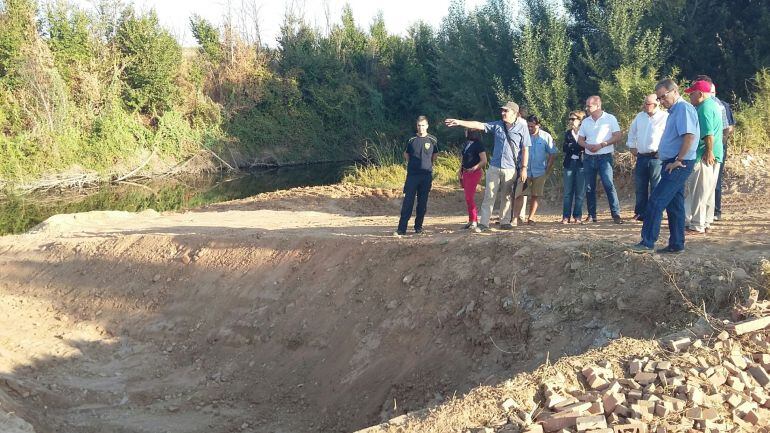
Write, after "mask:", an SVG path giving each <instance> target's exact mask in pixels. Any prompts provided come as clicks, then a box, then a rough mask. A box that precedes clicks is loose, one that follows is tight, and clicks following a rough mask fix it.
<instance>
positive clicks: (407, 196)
mask: <svg viewBox="0 0 770 433" xmlns="http://www.w3.org/2000/svg"><path fill="white" fill-rule="evenodd" d="M432 184H433V175H432V174H431V173H420V174H412V173H408V174H407V175H406V183H404V201H403V202H402V203H401V218H400V219H399V220H398V231H400V232H402V233H403V232H406V227H407V225H408V224H409V218H411V217H412V208H414V198H415V196H417V216H415V218H414V229H415V230H422V222H423V220H424V219H425V212H426V211H427V210H428V193H429V192H430V187H431V185H432Z"/></svg>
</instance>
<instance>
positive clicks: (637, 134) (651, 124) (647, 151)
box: [626, 93, 668, 221]
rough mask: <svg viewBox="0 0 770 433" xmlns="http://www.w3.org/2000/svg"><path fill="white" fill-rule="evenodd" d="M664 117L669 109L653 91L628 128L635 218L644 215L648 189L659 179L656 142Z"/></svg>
mask: <svg viewBox="0 0 770 433" xmlns="http://www.w3.org/2000/svg"><path fill="white" fill-rule="evenodd" d="M666 119H668V112H667V111H663V110H661V109H660V103H659V102H658V97H657V96H655V94H654V93H653V94H651V95H647V96H646V97H645V98H644V104H643V105H642V111H641V112H640V113H639V114H637V115H636V117H634V120H633V121H632V122H631V127H630V128H629V129H628V141H627V142H626V145H627V146H628V148H629V149H630V150H631V153H632V154H633V155H634V156H635V157H636V165H635V167H634V187H635V188H634V189H635V191H636V204H635V205H634V219H636V220H640V221H641V219H642V218H643V216H642V215H644V210H645V209H646V208H647V200H648V199H649V197H650V193H651V192H652V190H653V189H655V187H656V186H657V185H658V182H659V181H660V167H661V165H660V159H659V158H658V146H659V145H660V137H661V136H662V135H663V129H664V128H665V127H666Z"/></svg>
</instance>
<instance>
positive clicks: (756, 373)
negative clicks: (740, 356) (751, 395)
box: [748, 316, 770, 387]
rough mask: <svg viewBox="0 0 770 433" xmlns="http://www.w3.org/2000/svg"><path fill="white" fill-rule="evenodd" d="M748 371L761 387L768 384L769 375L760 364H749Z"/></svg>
mask: <svg viewBox="0 0 770 433" xmlns="http://www.w3.org/2000/svg"><path fill="white" fill-rule="evenodd" d="M768 317H770V316H768ZM748 371H749V373H750V374H751V376H752V377H753V378H754V380H756V381H757V383H759V384H760V385H762V387H767V385H768V384H770V376H768V374H767V372H766V371H765V369H764V368H762V367H761V366H759V365H757V364H751V365H749V367H748Z"/></svg>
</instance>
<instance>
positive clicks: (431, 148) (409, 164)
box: [396, 116, 438, 235]
mask: <svg viewBox="0 0 770 433" xmlns="http://www.w3.org/2000/svg"><path fill="white" fill-rule="evenodd" d="M437 155H438V141H437V140H436V137H434V136H432V135H430V134H428V118H427V117H425V116H420V117H418V118H417V135H416V136H414V137H412V138H410V139H409V141H408V142H407V143H406V148H405V149H404V159H405V160H406V182H405V183H404V202H403V203H402V204H401V218H400V219H399V221H398V229H397V231H396V234H398V235H405V234H406V227H407V224H408V223H409V218H411V217H412V208H413V207H414V197H415V196H417V215H416V216H415V218H414V232H415V233H418V234H419V233H422V222H423V220H424V219H425V212H426V211H427V209H428V192H430V188H431V185H432V183H433V162H434V161H436V156H437Z"/></svg>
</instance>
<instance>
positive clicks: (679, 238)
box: [641, 158, 695, 251]
mask: <svg viewBox="0 0 770 433" xmlns="http://www.w3.org/2000/svg"><path fill="white" fill-rule="evenodd" d="M674 160H675V159H674V158H672V159H669V160H666V161H663V164H662V165H663V170H662V171H661V175H660V182H658V186H656V187H655V189H653V190H652V194H650V199H649V201H648V202H647V209H646V210H645V211H644V222H643V224H642V242H641V243H642V244H643V245H644V246H646V247H647V248H653V247H655V241H657V240H658V236H659V235H660V223H661V222H662V221H663V210H665V211H666V214H668V229H669V231H670V233H671V234H670V236H669V238H668V247H669V248H671V249H672V250H676V251H680V250H683V249H684V184H685V183H686V182H687V178H688V177H690V174H691V173H692V169H693V166H694V165H695V160H694V159H690V160H686V161H683V162H682V163H683V164H684V167H679V168H676V169H674V171H672V172H671V173H669V172H668V171H666V170H665V167H666V164H668V163H669V162H673V161H674Z"/></svg>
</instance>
